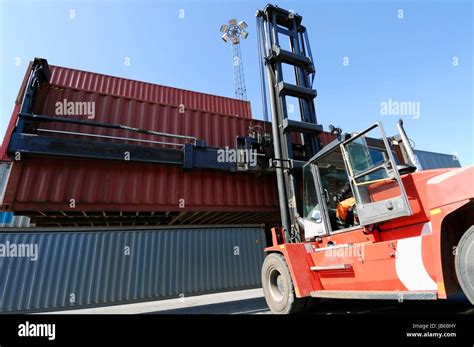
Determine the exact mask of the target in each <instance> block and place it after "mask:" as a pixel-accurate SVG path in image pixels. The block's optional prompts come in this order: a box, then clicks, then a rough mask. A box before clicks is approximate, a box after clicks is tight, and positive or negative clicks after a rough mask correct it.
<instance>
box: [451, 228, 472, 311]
mask: <svg viewBox="0 0 474 347" xmlns="http://www.w3.org/2000/svg"><path fill="white" fill-rule="evenodd" d="M454 265H455V268H456V276H457V279H458V282H459V285H460V286H461V288H462V290H463V292H464V294H465V295H466V297H467V298H468V300H469V301H470V302H471V304H472V305H474V225H472V226H471V227H470V228H469V229H467V231H466V232H465V233H464V235H463V236H462V237H461V240H459V243H458V246H457V248H456V256H455V259H454Z"/></svg>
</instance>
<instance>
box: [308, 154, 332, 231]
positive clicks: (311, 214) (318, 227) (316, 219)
mask: <svg viewBox="0 0 474 347" xmlns="http://www.w3.org/2000/svg"><path fill="white" fill-rule="evenodd" d="M303 182H304V191H303V202H304V203H303V210H304V211H303V214H304V215H303V223H304V233H305V239H306V240H309V239H313V238H314V237H321V236H324V235H327V234H328V230H329V224H328V218H327V215H326V211H325V209H324V205H323V203H322V202H323V200H322V192H321V183H320V180H319V173H318V167H317V165H316V164H314V162H309V163H307V164H306V165H305V166H304V167H303Z"/></svg>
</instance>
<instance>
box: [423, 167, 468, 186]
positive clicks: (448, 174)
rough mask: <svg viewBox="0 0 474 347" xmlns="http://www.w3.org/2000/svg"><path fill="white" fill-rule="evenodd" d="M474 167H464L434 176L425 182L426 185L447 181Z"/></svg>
mask: <svg viewBox="0 0 474 347" xmlns="http://www.w3.org/2000/svg"><path fill="white" fill-rule="evenodd" d="M473 166H474V165H469V166H466V167H462V168H459V169H454V170H451V171H448V172H445V173H443V174H441V175H438V176H435V177H433V178H430V179H429V180H428V182H426V183H427V184H438V183H441V182H443V181H445V180H447V179H448V178H450V177H452V176H454V175H457V174H458V173H461V172H464V171H467V170H469V169H471V168H472V167H473Z"/></svg>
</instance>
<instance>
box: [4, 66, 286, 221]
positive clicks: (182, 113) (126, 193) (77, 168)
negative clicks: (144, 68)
mask: <svg viewBox="0 0 474 347" xmlns="http://www.w3.org/2000/svg"><path fill="white" fill-rule="evenodd" d="M51 71H52V77H51V80H50V83H49V84H45V85H44V86H42V88H41V90H40V93H39V95H38V98H37V100H36V102H35V104H34V107H33V112H34V113H35V114H40V115H47V116H53V117H54V116H57V112H56V107H57V105H58V104H57V103H58V102H63V101H64V100H66V101H67V102H71V101H72V102H76V101H77V102H84V101H93V102H94V104H95V115H94V118H93V119H88V118H87V117H85V116H82V119H85V120H89V121H94V122H104V123H112V124H121V125H126V126H131V127H137V128H141V129H147V130H155V131H161V132H167V133H173V134H180V135H189V136H195V137H197V138H199V139H202V140H204V141H206V142H207V144H208V145H210V146H218V147H225V146H229V147H231V148H232V147H235V141H236V137H237V136H238V135H240V136H245V135H247V133H248V129H249V127H251V126H254V125H263V126H265V124H264V123H263V122H261V121H258V120H252V119H251V114H250V104H249V103H248V102H243V101H240V100H234V99H229V98H223V97H218V96H212V95H207V94H202V93H196V92H189V91H183V90H179V89H176V88H170V87H163V86H158V85H152V84H149V83H142V82H137V81H131V80H127V79H122V78H117V77H110V76H104V75H100V74H96V73H88V72H84V71H77V70H73V69H67V68H62V67H56V66H51ZM17 116H18V105H17V106H16V107H15V111H14V114H13V117H17ZM80 117H81V116H74V118H80ZM11 123H13V122H11ZM266 127H267V128H269V126H268V125H266ZM41 129H43V130H44V134H45V135H48V134H49V135H51V134H52V135H54V136H61V134H58V133H57V131H67V132H77V133H89V134H92V135H94V134H95V135H101V136H106V138H101V139H100V140H101V141H110V142H115V141H117V140H116V139H114V137H126V138H134V139H139V140H147V139H149V135H145V134H136V133H132V132H128V131H124V130H116V129H104V128H94V127H90V126H84V125H76V124H64V123H41ZM50 130H54V131H56V133H50V132H48V131H50ZM268 130H269V129H268ZM9 135H10V134H8V133H7V137H8V136H9ZM67 136H68V137H74V135H70V134H68V135H67ZM147 136H148V137H147ZM153 140H154V141H161V140H166V141H167V142H173V141H174V142H176V143H182V142H183V140H181V139H169V138H166V139H165V138H159V137H156V136H154V137H153ZM122 143H123V142H122ZM131 143H132V142H131ZM141 145H143V146H157V144H155V143H142V144H141ZM4 150H5V149H4ZM7 165H9V166H10V170H6V172H7V173H6V174H8V177H4V181H5V182H6V184H5V189H4V195H3V201H2V208H3V210H5V211H14V212H15V213H16V214H21V215H27V216H29V217H31V218H32V223H36V225H38V226H54V225H58V226H85V225H93V226H95V225H171V224H229V223H278V221H279V208H278V193H277V184H276V179H275V177H274V175H260V176H258V175H255V174H248V173H238V174H236V173H223V172H214V171H183V170H182V169H181V168H179V167H177V166H171V165H158V164H147V163H136V162H135V163H131V162H116V161H110V160H93V159H73V158H55V157H47V158H41V157H38V156H28V155H25V156H23V158H22V160H21V161H19V162H12V163H9V164H7Z"/></svg>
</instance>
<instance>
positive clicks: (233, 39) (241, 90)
mask: <svg viewBox="0 0 474 347" xmlns="http://www.w3.org/2000/svg"><path fill="white" fill-rule="evenodd" d="M247 27H248V25H247V23H245V22H244V21H240V22H238V23H237V20H236V19H229V24H223V25H221V33H222V40H224V42H230V43H232V65H233V67H234V83H235V97H236V98H237V99H240V100H247V90H246V88H245V78H244V66H243V64H242V55H241V53H240V40H241V39H246V38H247V36H249V33H248V32H246V31H245V29H246V28H247Z"/></svg>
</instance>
